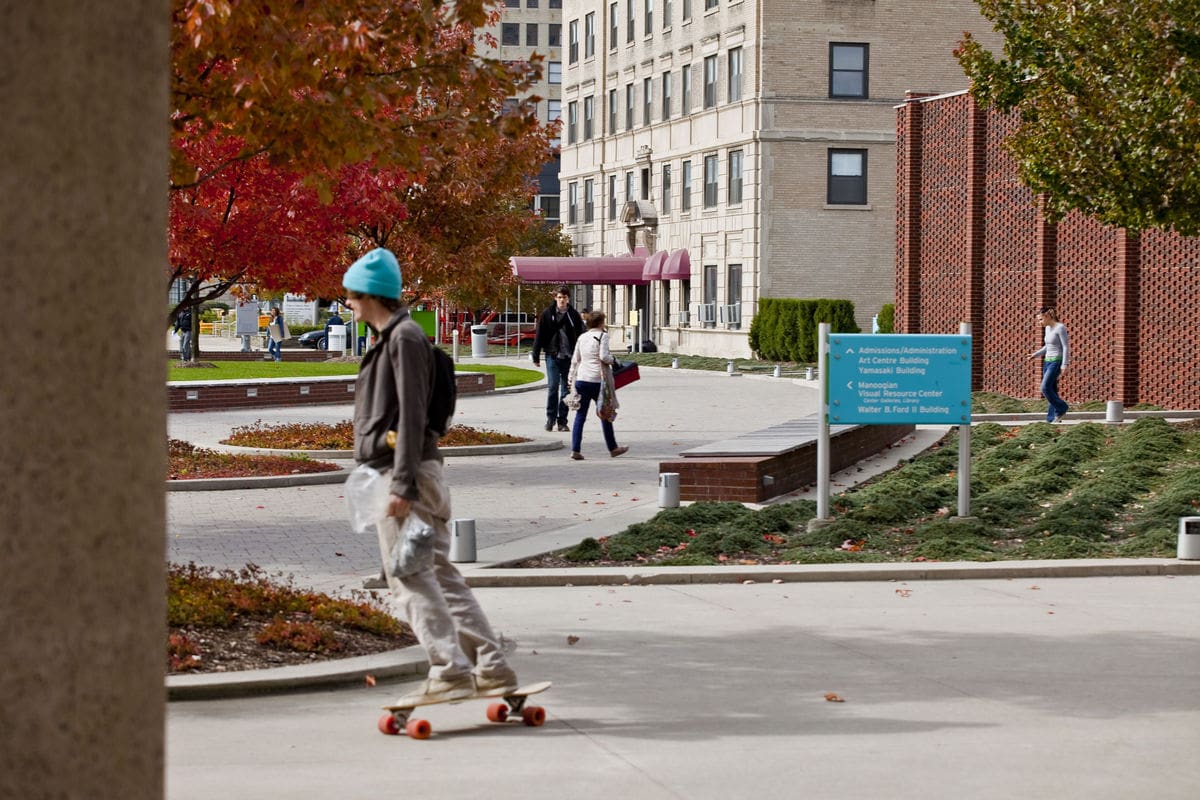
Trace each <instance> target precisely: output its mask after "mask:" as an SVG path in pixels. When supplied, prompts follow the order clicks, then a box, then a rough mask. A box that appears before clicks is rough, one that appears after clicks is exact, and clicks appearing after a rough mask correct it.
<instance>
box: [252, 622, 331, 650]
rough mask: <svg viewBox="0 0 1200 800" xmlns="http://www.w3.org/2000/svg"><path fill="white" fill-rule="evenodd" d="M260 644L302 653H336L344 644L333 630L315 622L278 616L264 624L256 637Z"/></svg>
mask: <svg viewBox="0 0 1200 800" xmlns="http://www.w3.org/2000/svg"><path fill="white" fill-rule="evenodd" d="M256 638H257V641H258V643H259V644H261V645H264V646H266V647H275V648H278V649H280V650H297V651H299V652H301V653H336V652H337V651H339V650H341V649H342V644H341V642H339V641H338V640H337V637H336V636H334V635H333V631H331V630H329V629H328V628H326V627H324V626H323V625H318V624H316V623H315V622H293V621H291V620H285V619H279V618H276V619H274V620H272V621H271V622H269V623H267V624H266V625H264V626H263V629H262V630H261V631H259V632H258V636H257V637H256Z"/></svg>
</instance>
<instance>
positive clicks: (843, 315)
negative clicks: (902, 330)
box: [751, 298, 859, 363]
mask: <svg viewBox="0 0 1200 800" xmlns="http://www.w3.org/2000/svg"><path fill="white" fill-rule="evenodd" d="M819 322H829V323H830V324H831V326H832V329H833V330H834V331H835V332H837V333H858V332H859V327H858V325H857V324H856V323H855V321H854V304H853V303H852V302H850V301H849V300H794V299H789V298H763V299H762V300H760V301H759V306H758V313H757V314H756V315H755V317H754V321H753V322H752V323H751V336H752V338H751V347H752V348H753V350H754V351H755V352H756V353H758V354H759V356H760V357H762V358H764V359H767V360H772V361H796V362H809V363H811V362H813V361H816V359H817V323H819Z"/></svg>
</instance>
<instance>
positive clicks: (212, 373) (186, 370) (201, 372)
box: [167, 361, 542, 389]
mask: <svg viewBox="0 0 1200 800" xmlns="http://www.w3.org/2000/svg"><path fill="white" fill-rule="evenodd" d="M209 363H212V364H214V365H215V366H213V367H211V368H204V369H200V368H196V367H179V366H176V365H175V364H176V362H171V363H170V364H169V365H168V369H167V380H169V381H239V380H253V379H255V378H319V377H325V376H329V375H357V374H358V364H354V363H345V362H335V363H332V364H331V363H326V362H320V361H313V362H306V361H213V362H209ZM455 369H456V370H457V371H458V372H490V373H492V374H493V375H495V376H496V388H497V389H502V388H504V387H506V386H520V385H521V384H525V383H532V382H534V381H537V380H540V379H541V377H542V373H541V372H538V371H536V370H531V369H521V368H519V367H506V366H503V365H499V364H458V365H456V366H455Z"/></svg>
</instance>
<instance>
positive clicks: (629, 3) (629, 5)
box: [625, 0, 637, 42]
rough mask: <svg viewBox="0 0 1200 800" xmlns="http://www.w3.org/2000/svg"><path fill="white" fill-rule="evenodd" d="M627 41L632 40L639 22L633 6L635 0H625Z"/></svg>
mask: <svg viewBox="0 0 1200 800" xmlns="http://www.w3.org/2000/svg"><path fill="white" fill-rule="evenodd" d="M625 7H626V14H625V41H626V42H632V41H633V36H634V27H635V25H636V24H637V12H636V11H635V10H634V8H633V0H625Z"/></svg>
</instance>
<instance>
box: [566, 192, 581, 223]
mask: <svg viewBox="0 0 1200 800" xmlns="http://www.w3.org/2000/svg"><path fill="white" fill-rule="evenodd" d="M578 217H579V184H578V183H573V182H572V183H570V184H568V185H567V224H568V225H574V224H575V222H576V221H577V220H578Z"/></svg>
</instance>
